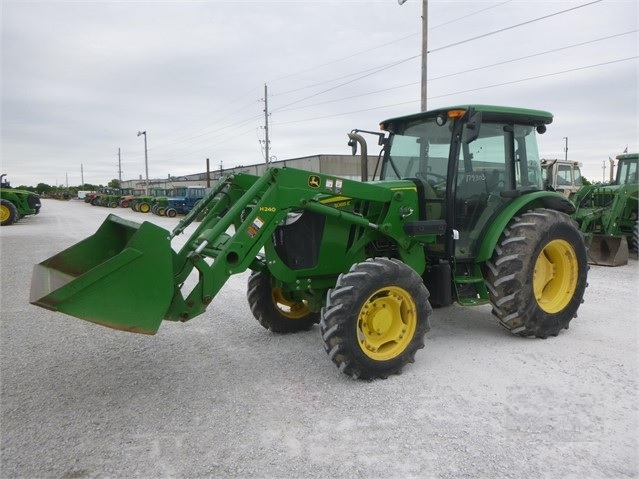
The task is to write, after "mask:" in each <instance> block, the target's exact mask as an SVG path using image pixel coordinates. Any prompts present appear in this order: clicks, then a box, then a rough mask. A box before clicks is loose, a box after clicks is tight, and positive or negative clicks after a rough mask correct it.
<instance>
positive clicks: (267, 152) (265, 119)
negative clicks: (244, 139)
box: [264, 83, 270, 167]
mask: <svg viewBox="0 0 639 479" xmlns="http://www.w3.org/2000/svg"><path fill="white" fill-rule="evenodd" d="M264 132H265V134H266V136H265V140H264V153H265V156H266V166H267V167H268V164H269V162H270V156H269V155H270V152H269V141H270V140H269V139H268V88H267V86H266V83H264Z"/></svg>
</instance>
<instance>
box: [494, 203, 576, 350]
mask: <svg viewBox="0 0 639 479" xmlns="http://www.w3.org/2000/svg"><path fill="white" fill-rule="evenodd" d="M485 272H486V275H485V277H486V285H487V286H488V292H489V295H490V301H491V303H492V307H493V314H494V315H495V316H496V317H497V318H498V319H499V322H500V324H501V325H502V326H503V327H505V328H506V329H507V330H509V331H510V332H512V333H513V334H516V335H518V336H523V337H528V336H536V337H538V338H544V339H545V338H547V337H548V336H557V334H559V332H560V331H561V330H562V329H568V326H569V323H570V321H571V320H572V319H573V318H575V317H577V309H579V306H580V305H581V303H582V302H583V296H584V292H585V290H586V286H587V282H586V281H587V274H588V260H587V254H586V246H585V243H584V240H583V236H582V234H581V232H580V231H579V229H578V228H577V225H576V223H575V222H574V221H573V220H571V219H570V217H569V216H568V215H566V214H564V213H561V212H559V211H554V210H547V209H537V210H533V211H529V212H527V213H524V214H522V215H521V216H517V217H515V218H513V219H512V220H511V221H510V223H509V224H508V226H507V227H506V229H505V230H504V232H503V233H502V236H501V238H500V239H499V241H498V243H497V246H496V247H495V251H494V252H493V256H492V258H491V259H490V260H489V261H487V262H486V266H485Z"/></svg>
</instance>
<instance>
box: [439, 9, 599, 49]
mask: <svg viewBox="0 0 639 479" xmlns="http://www.w3.org/2000/svg"><path fill="white" fill-rule="evenodd" d="M602 1H603V0H595V1H594V2H590V3H584V4H583V5H578V6H576V7H572V8H567V9H566V10H561V11H559V12H555V13H551V14H550V15H544V16H543V17H538V18H534V19H532V20H528V21H526V22H522V23H518V24H517V25H511V26H509V27H505V28H500V29H499V30H495V31H493V32H489V33H484V34H482V35H477V36H476V37H472V38H467V39H466V40H461V41H459V42H455V43H451V44H449V45H445V46H443V47H439V48H435V49H434V50H429V51H428V53H434V52H438V51H441V50H445V49H447V48H451V47H456V46H458V45H463V44H464V43H468V42H472V41H474V40H479V39H480V38H485V37H488V36H490V35H495V34H497V33H502V32H505V31H507V30H512V29H513V28H518V27H522V26H524V25H529V24H531V23H534V22H538V21H540V20H545V19H547V18H551V17H555V16H557V15H561V14H563V13H567V12H571V11H573V10H577V9H579V8H584V7H587V6H589V5H594V4H595V3H599V2H602Z"/></svg>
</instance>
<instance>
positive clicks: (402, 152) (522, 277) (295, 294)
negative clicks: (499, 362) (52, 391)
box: [31, 105, 588, 379]
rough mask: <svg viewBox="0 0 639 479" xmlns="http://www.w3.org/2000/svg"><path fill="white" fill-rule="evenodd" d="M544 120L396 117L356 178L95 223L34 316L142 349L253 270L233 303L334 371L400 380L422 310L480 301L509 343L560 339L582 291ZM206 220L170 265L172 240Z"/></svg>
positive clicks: (297, 180) (226, 187) (273, 188)
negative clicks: (548, 170) (132, 336)
mask: <svg viewBox="0 0 639 479" xmlns="http://www.w3.org/2000/svg"><path fill="white" fill-rule="evenodd" d="M551 121H552V115H551V114H550V113H547V112H543V111H537V110H528V109H517V108H506V107H496V106H486V105H476V106H461V107H455V108H444V109H438V110H433V111H429V112H424V113H418V114H415V115H410V116H405V117H400V118H393V119H390V120H387V121H384V122H383V123H382V124H381V127H382V130H383V131H382V132H380V133H375V134H376V135H377V142H378V144H379V145H380V146H381V147H382V148H381V152H380V155H379V161H378V164H377V167H376V169H375V172H374V173H373V175H372V176H373V177H372V181H368V180H369V175H368V169H367V159H368V154H367V153H366V152H367V148H366V141H365V140H364V137H363V136H362V135H361V133H369V132H363V131H358V130H353V131H352V132H351V133H350V134H349V138H350V143H349V144H351V145H352V146H353V152H354V153H355V152H356V150H357V148H358V146H359V147H361V148H362V152H361V153H362V154H361V158H362V180H364V181H361V182H360V181H356V180H349V179H344V178H341V177H338V176H334V175H330V174H323V173H316V172H310V171H304V170H298V169H294V168H287V167H284V168H269V169H267V170H266V172H265V173H264V174H263V175H262V176H254V175H249V174H242V173H239V174H231V175H229V176H226V177H223V178H221V180H220V182H219V183H218V184H217V186H216V187H214V188H213V189H212V190H211V191H210V192H209V193H208V194H207V195H206V197H205V198H204V199H202V200H201V201H200V202H199V203H198V204H197V205H196V206H195V207H194V208H193V209H192V210H191V211H190V212H189V213H188V214H187V215H186V216H185V217H184V218H183V219H182V220H181V221H180V222H179V223H178V224H177V226H176V227H175V228H174V229H173V230H172V232H170V233H169V232H168V231H167V230H165V229H163V228H161V227H159V226H157V225H154V224H152V223H149V222H144V223H142V224H139V223H136V222H132V221H127V220H124V219H122V218H119V217H117V216H115V215H109V217H108V218H107V219H106V220H105V221H104V223H103V224H102V225H101V227H100V228H99V229H98V231H97V232H96V233H95V234H93V235H92V236H90V237H88V238H86V239H84V240H82V241H81V242H79V243H77V244H76V245H74V246H71V247H70V248H68V249H66V250H64V251H62V252H60V253H58V254H57V255H55V256H53V257H51V258H49V259H47V260H45V261H43V262H41V263H40V264H37V265H36V266H35V267H34V272H33V277H32V285H31V303H32V304H35V305H38V306H41V307H44V308H47V309H50V310H53V311H60V312H63V313H66V314H69V315H72V316H76V317H79V318H82V319H86V320H88V321H92V322H95V323H98V324H101V325H105V326H109V327H112V328H115V329H120V330H125V331H132V332H138V333H146V334H154V333H155V332H156V331H157V330H158V328H159V326H160V324H161V322H162V321H163V320H169V321H182V322H184V321H189V320H190V319H192V318H194V317H196V316H198V315H200V314H202V313H203V312H204V311H205V310H206V308H207V307H208V306H209V305H210V304H211V303H212V302H213V301H214V298H215V296H216V294H217V293H218V292H219V291H220V289H221V288H222V287H223V285H224V284H225V282H226V281H227V279H228V278H229V277H230V276H231V275H234V274H237V273H242V272H244V271H246V270H247V269H249V270H251V272H252V273H251V274H250V276H249V279H248V290H247V299H248V303H249V306H250V309H251V312H252V314H253V316H254V317H255V319H256V320H257V321H258V322H259V324H261V325H262V326H263V327H264V328H266V329H269V330H271V331H273V332H276V333H289V332H295V331H302V330H308V329H310V328H312V327H313V326H314V325H315V324H317V323H319V328H318V329H319V332H320V336H321V341H322V342H323V344H324V347H325V349H326V352H327V353H328V356H329V358H330V360H331V361H332V362H333V363H335V365H336V366H337V367H338V368H339V369H340V371H342V372H344V373H346V374H348V375H350V376H353V377H359V378H369V379H372V378H385V377H387V376H388V375H390V374H395V373H400V372H401V371H402V368H403V367H404V366H405V365H406V364H407V363H409V362H413V361H414V356H415V354H416V352H417V351H418V350H419V349H420V348H422V347H423V346H424V335H425V333H426V332H427V331H428V330H429V317H430V315H431V312H432V308H431V303H433V305H436V306H446V305H450V304H451V303H452V302H453V301H457V302H458V303H460V304H462V305H478V304H484V303H490V304H492V312H493V314H494V315H495V316H496V317H497V318H498V320H499V322H500V324H501V325H502V326H503V327H505V328H506V329H507V330H509V331H510V332H512V333H514V334H516V335H518V336H523V337H529V336H532V337H540V338H546V337H548V336H556V335H557V334H558V333H559V332H560V331H561V330H562V329H564V328H568V325H569V323H570V321H571V320H572V319H573V318H574V317H575V316H576V314H577V310H578V308H579V306H580V304H581V302H582V298H583V294H584V290H585V288H586V279H587V269H588V265H587V261H586V248H585V244H584V241H583V236H582V234H581V232H580V231H579V229H578V228H577V225H576V224H575V222H574V221H573V220H572V219H571V218H570V217H569V214H571V213H573V211H574V207H573V205H572V203H571V202H570V201H569V200H568V199H567V198H565V197H564V196H563V195H561V194H560V193H557V192H551V191H546V190H545V189H544V187H543V183H542V179H541V166H540V159H539V154H538V151H537V141H536V133H543V132H544V131H545V129H546V125H547V124H550V123H551ZM204 212H206V214H203V215H202V217H201V219H202V221H201V223H200V224H199V225H197V227H196V228H195V230H194V232H193V233H192V234H191V236H190V237H188V238H187V239H186V241H185V242H184V244H183V246H182V247H181V248H180V249H179V251H175V250H174V249H173V248H172V247H171V241H172V239H173V238H175V237H176V236H178V235H180V234H182V233H183V232H184V230H185V228H186V227H187V226H189V225H190V224H192V223H193V222H194V221H195V219H196V218H197V217H198V216H200V214H201V213H204Z"/></svg>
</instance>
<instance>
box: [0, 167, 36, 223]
mask: <svg viewBox="0 0 639 479" xmlns="http://www.w3.org/2000/svg"><path fill="white" fill-rule="evenodd" d="M5 176H7V175H5V174H2V175H0V200H1V202H0V225H2V226H8V225H12V224H13V223H15V222H16V221H18V220H19V219H20V218H22V217H23V216H28V215H37V214H38V213H39V212H40V207H41V206H42V203H41V202H40V197H39V196H38V195H36V194H35V193H32V192H31V191H26V190H16V189H15V188H12V187H11V184H10V183H9V182H8V181H5V180H4V177H5Z"/></svg>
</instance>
